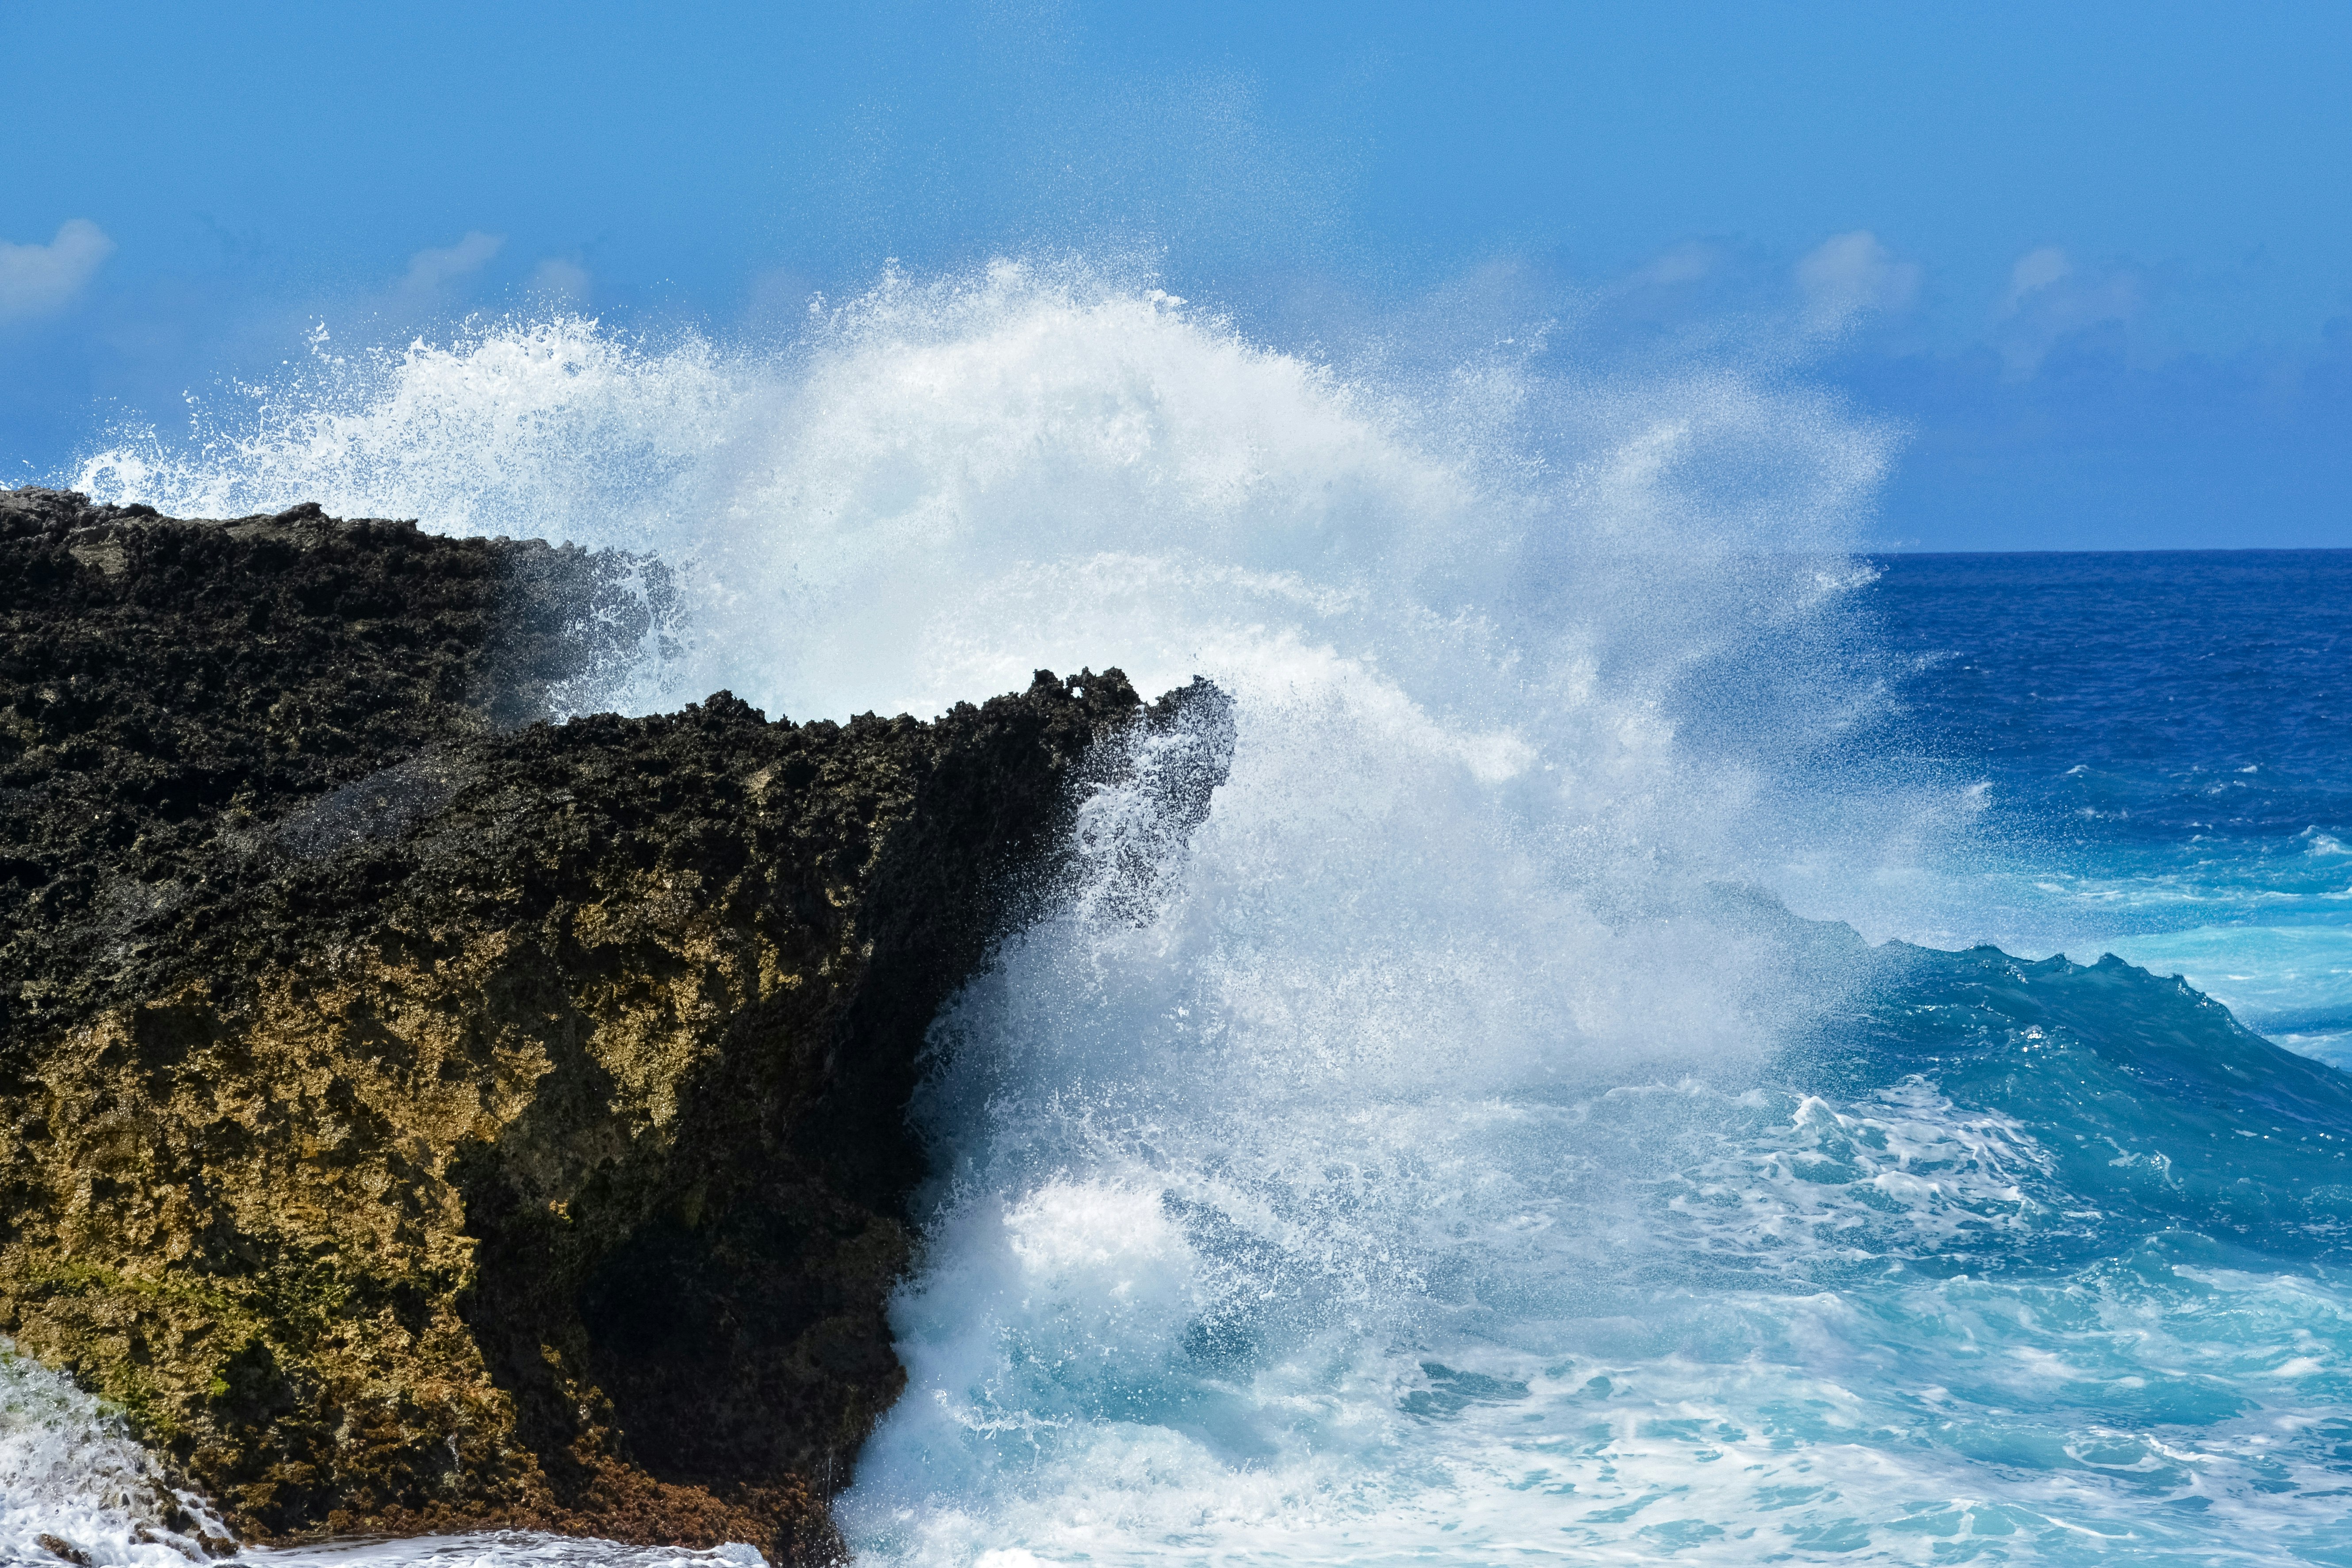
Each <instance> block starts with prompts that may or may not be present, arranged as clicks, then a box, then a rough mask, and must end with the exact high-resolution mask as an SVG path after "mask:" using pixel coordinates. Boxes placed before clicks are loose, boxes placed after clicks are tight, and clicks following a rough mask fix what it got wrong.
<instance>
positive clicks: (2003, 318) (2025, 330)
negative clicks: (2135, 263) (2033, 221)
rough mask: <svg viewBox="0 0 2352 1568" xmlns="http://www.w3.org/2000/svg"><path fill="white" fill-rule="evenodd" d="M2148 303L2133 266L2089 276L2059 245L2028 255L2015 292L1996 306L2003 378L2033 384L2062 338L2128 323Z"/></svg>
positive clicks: (2013, 276)
mask: <svg viewBox="0 0 2352 1568" xmlns="http://www.w3.org/2000/svg"><path fill="white" fill-rule="evenodd" d="M2146 300H2147V289H2146V288H2145V287H2144V286H2143V284H2142V281H2141V279H2140V275H2139V274H2138V273H2137V272H2136V271H2133V270H2132V269H2130V268H2125V267H2116V268H2108V269H2107V270H2105V271H2104V272H2101V273H2098V274H2096V275H2084V273H2082V272H2081V271H2080V270H2079V269H2078V268H2076V267H2075V266H2074V261H2073V260H2072V259H2071V258H2069V257H2068V256H2067V255H2066V253H2065V252H2064V251H2063V250H2061V249H2059V248H2058V247H2056V246H2054V245H2045V246H2043V247H2041V248H2040V249H2038V250H2029V251H2027V252H2026V253H2025V254H2024V255H2023V256H2021V257H2019V258H2017V265H2016V266H2014V267H2012V268H2010V269H2009V288H2008V289H2007V290H2006V291H2005V292H2004V293H2003V294H2002V295H2001V296H2000V299H1999V300H1997V301H1995V302H1994V305H1993V312H1992V316H1993V321H1994V323H1995V330H1994V332H1993V341H1994V342H1995V343H1996V344H1997V345H1998V346H1999V348H2000V361H2001V373H2002V374H2003V375H2004V376H2006V377H2007V378H2008V379H2009V380H2011V381H2025V380H2030V379H2031V378H2032V376H2033V374H2035V373H2036V372H2037V371H2039V370H2040V369H2041V368H2042V361H2043V360H2044V359H2046V358H2048V357H2049V354H2050V351H2051V350H2052V349H2053V348H2054V347H2056V346H2057V344H2058V342H2059V341H2060V340H2061V339H2063V338H2065V337H2068V336H2071V335H2072V334H2074V333H2075V332H2079V331H2083V330H2084V328H2086V327H2095V326H2100V325H2103V324H2105V323H2107V322H2111V321H2123V322H2128V321H2131V320H2132V318H2133V317H2135V316H2137V315H2138V314H2139V310H2140V307H2141V306H2142V305H2143V304H2144V303H2145V302H2146Z"/></svg>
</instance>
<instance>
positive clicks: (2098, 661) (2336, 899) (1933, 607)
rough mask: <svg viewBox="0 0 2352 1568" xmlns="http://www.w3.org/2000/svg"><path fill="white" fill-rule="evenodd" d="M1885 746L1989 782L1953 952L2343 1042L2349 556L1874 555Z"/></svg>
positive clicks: (2332, 1050) (2327, 1044)
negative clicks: (1883, 656) (1992, 955)
mask: <svg viewBox="0 0 2352 1568" xmlns="http://www.w3.org/2000/svg"><path fill="white" fill-rule="evenodd" d="M1879 565H1880V566H1881V568H1882V571H1883V575H1882V576H1881V578H1880V580H1879V582H1878V584H1877V585H1876V586H1875V588H1874V590H1873V593H1874V599H1875V603H1876V606H1877V609H1878V611H1879V614H1880V615H1881V616H1882V617H1883V626H1884V628H1885V633H1886V636H1887V637H1888V640H1889V641H1890V643H1891V644H1892V646H1893V647H1894V649H1895V652H1896V654H1897V656H1898V659H1899V660H1900V661H1901V662H1902V663H1903V664H1905V665H1906V666H1907V668H1908V670H1909V672H1910V673H1909V675H1908V679H1907V680H1906V682H1905V684H1904V686H1903V688H1902V696H1903V698H1904V700H1905V703H1906V709H1907V712H1906V715H1905V718H1904V721H1903V722H1902V725H1901V727H1900V739H1899V742H1898V743H1899V744H1902V745H1905V746H1908V747H1912V748H1916V750H1917V751H1918V752H1921V753H1922V754H1925V755H1927V756H1930V757H1933V758H1935V759H1937V760H1938V761H1940V762H1942V763H1947V764H1948V765H1949V766H1951V767H1953V768H1956V769H1958V770H1962V771H1965V772H1969V773H1973V774H1974V775H1975V776H1977V777H1980V778H1981V779H1983V780H1985V781H1986V782H1988V783H1989V784H1990V791H1989V795H1990V799H1989V802H1988V808H1989V809H1988V816H1989V817H1990V819H1992V820H1993V821H1994V822H1995V823H1997V825H1998V826H1997V827H1996V828H1995V829H1994V831H1995V832H1996V833H1997V834H1998V835H1999V837H2000V846H1999V847H1998V849H1997V851H1996V855H1995V858H1996V860H1997V861H1999V862H2002V863H2004V871H2005V874H2001V873H1997V874H1996V876H1995V877H1994V878H1993V879H1992V880H1993V881H1994V883H1995V884H1996V885H1995V886H1993V887H1992V888H1990V889H1988V890H1987V893H1986V895H1985V897H1984V899H1983V900H1982V904H1981V906H1980V910H1979V921H1980V923H1981V927H1982V929H1979V930H1978V931H1972V932H1969V933H1968V934H1969V935H1972V936H1979V937H1983V938H1986V939H1989V940H1993V941H1997V942H2000V943H2001V944H2002V945H2004V946H2006V947H2010V948H2011V950H2012V951H2019V952H2034V953H2036V954H2040V953H2043V952H2051V951H2058V950H2063V951H2064V952H2068V953H2070V954H2071V955H2072V956H2074V957H2075V958H2077V959H2084V960H2088V959H2095V958H2096V957H2097V956H2098V955H2099V954H2100V953H2101V952H2106V951H2113V952H2118V953H2121V954H2122V955H2123V956H2125V957H2126V958H2129V959H2131V960H2132V961H2133V962H2135V963H2144V964H2146V965H2147V966H2148V967H2150V968H2152V969H2156V970H2158V971H2159V972H2161V973H2184V974H2186V975H2187V976H2188V977H2189V980H2190V981H2191V982H2192V983H2193V984H2196V985H2197V986H2198V987H2199V988H2200V989H2201V990H2204V991H2206V992H2208V993H2210V994H2213V995H2215V996H2217V997H2220V998H2221V999H2222V1000H2224V1001H2225V1002H2227V1003H2228V1004H2229V1005H2231V1007H2232V1008H2233V1009H2234V1010H2235V1011H2236V1012H2237V1014H2238V1015H2239V1016H2240V1017H2241V1018H2242V1019H2243V1020H2244V1021H2246V1022H2247V1023H2248V1024H2250V1025H2252V1026H2254V1027H2256V1028H2258V1029H2261V1030H2263V1032H2264V1033H2266V1034H2269V1035H2271V1036H2272V1037H2274V1038H2278V1039H2281V1040H2284V1041H2285V1042H2287V1043H2290V1044H2293V1045H2294V1046H2296V1047H2298V1048H2300V1049H2303V1050H2305V1051H2308V1052H2310V1053H2312V1054H2315V1055H2317V1056H2320V1057H2322V1058H2326V1059H2330V1060H2341V1059H2344V1058H2345V1056H2346V1054H2347V1051H2352V551H2231V552H2204V551H2199V552H2146V553H2131V554H2121V553H2116V554H2105V553H2101V554H2032V555H2028V554H2019V555H1917V556H1897V557H1891V558H1887V559H1885V560H1882V561H1881V562H1880V563H1879Z"/></svg>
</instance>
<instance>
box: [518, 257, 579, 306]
mask: <svg viewBox="0 0 2352 1568" xmlns="http://www.w3.org/2000/svg"><path fill="white" fill-rule="evenodd" d="M594 284H595V279H593V278H591V277H590V276H589V275H588V269H587V268H585V267H583V266H581V265H580V264H579V263H578V262H576V261H566V260H564V259H563V258H562V257H560V256H551V257H549V258H547V259H546V260H544V261H542V262H541V263H540V264H539V265H538V266H537V267H535V268H532V269H531V274H530V287H531V291H532V292H533V293H537V294H544V295H548V296H550V297H551V298H553V299H557V300H562V301H563V302H564V303H565V304H567V305H584V304H586V303H587V302H588V295H589V293H590V291H591V289H593V287H594Z"/></svg>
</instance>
